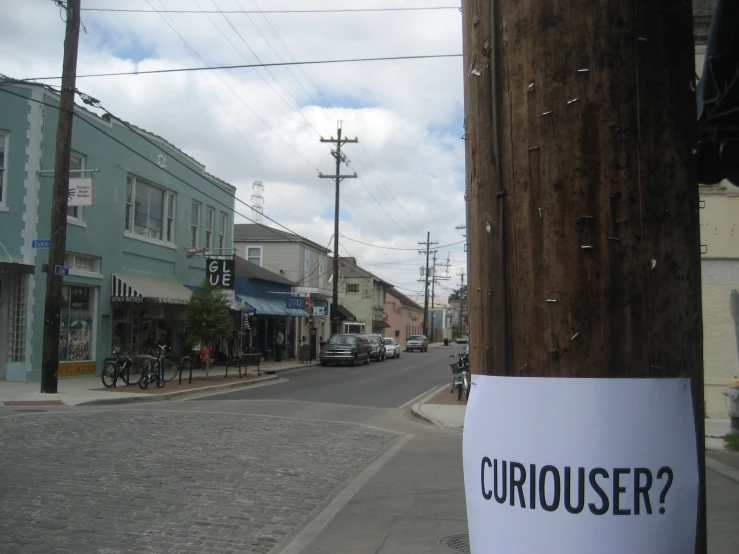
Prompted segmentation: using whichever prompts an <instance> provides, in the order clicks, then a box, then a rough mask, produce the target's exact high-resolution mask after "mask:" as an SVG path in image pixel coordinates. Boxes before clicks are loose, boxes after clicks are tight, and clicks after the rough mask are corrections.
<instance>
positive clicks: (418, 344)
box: [405, 335, 429, 352]
mask: <svg viewBox="0 0 739 554" xmlns="http://www.w3.org/2000/svg"><path fill="white" fill-rule="evenodd" d="M405 349H406V350H407V351H408V352H413V351H414V350H420V351H421V352H426V350H428V349H429V340H428V339H427V338H426V337H425V336H423V335H411V338H409V339H408V342H407V343H406V345H405Z"/></svg>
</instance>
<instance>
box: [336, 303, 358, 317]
mask: <svg viewBox="0 0 739 554" xmlns="http://www.w3.org/2000/svg"><path fill="white" fill-rule="evenodd" d="M337 308H338V310H339V319H343V320H344V321H357V317H356V316H355V315H354V314H353V313H351V312H350V311H349V310H347V309H346V308H345V307H344V306H342V305H341V304H339V305H338V306H337Z"/></svg>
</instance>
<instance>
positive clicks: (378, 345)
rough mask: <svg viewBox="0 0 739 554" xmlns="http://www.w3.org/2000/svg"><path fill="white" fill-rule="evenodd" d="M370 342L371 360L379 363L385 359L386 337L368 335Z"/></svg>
mask: <svg viewBox="0 0 739 554" xmlns="http://www.w3.org/2000/svg"><path fill="white" fill-rule="evenodd" d="M367 338H369V341H370V347H371V348H372V350H370V359H372V360H377V361H378V362H379V361H381V360H384V359H385V337H383V336H382V335H375V334H372V335H367Z"/></svg>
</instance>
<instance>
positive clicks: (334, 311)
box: [318, 121, 359, 334]
mask: <svg viewBox="0 0 739 554" xmlns="http://www.w3.org/2000/svg"><path fill="white" fill-rule="evenodd" d="M321 142H330V143H333V144H335V145H336V150H331V154H332V155H333V157H334V158H336V174H335V175H324V174H323V173H320V172H319V174H318V176H319V177H320V178H321V179H334V180H335V181H336V204H335V206H334V268H333V300H332V302H331V333H332V334H333V333H338V332H339V185H340V184H341V181H343V180H344V179H356V178H357V172H356V171H355V172H354V175H342V174H341V163H342V162H344V163H345V164H347V165H349V164H350V163H351V160H349V159H348V158H347V157H346V155H345V154H342V153H341V146H342V145H343V144H347V143H353V142H359V139H358V138H356V137H355V138H353V139H348V138H341V121H339V125H338V127H337V135H336V138H334V137H331V138H329V139H325V138H323V137H321Z"/></svg>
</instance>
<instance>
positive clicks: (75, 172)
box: [67, 150, 87, 223]
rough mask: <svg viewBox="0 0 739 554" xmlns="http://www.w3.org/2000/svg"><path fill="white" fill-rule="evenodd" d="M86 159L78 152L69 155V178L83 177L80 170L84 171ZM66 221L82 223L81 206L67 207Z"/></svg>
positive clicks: (82, 213)
mask: <svg viewBox="0 0 739 554" xmlns="http://www.w3.org/2000/svg"><path fill="white" fill-rule="evenodd" d="M86 162H87V159H86V158H85V155H84V154H80V153H79V152H75V151H74V150H72V152H71V153H70V154H69V178H70V179H78V178H80V177H84V176H85V174H84V173H83V172H81V171H79V170H80V169H85V165H86ZM67 219H72V220H73V221H76V222H78V223H82V222H83V221H84V220H85V219H84V212H83V207H82V206H67Z"/></svg>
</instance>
